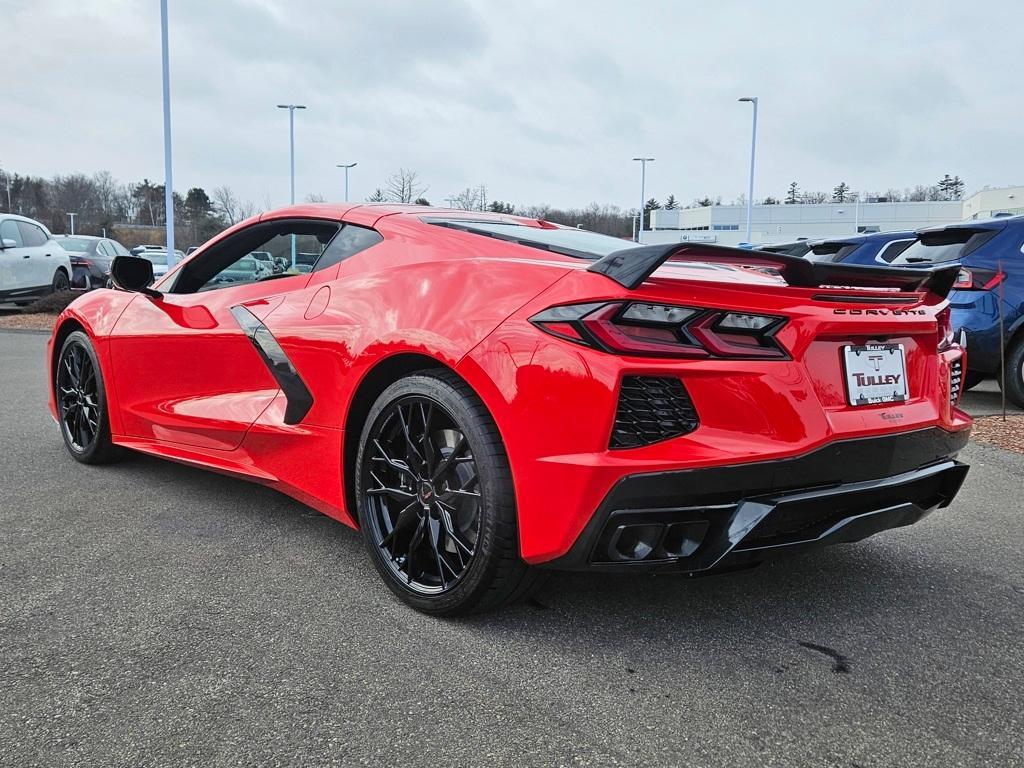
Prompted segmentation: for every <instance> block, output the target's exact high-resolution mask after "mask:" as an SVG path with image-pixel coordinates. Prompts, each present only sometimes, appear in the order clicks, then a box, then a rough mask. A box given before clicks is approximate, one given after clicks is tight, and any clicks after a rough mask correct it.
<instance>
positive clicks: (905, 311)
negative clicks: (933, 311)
mask: <svg viewBox="0 0 1024 768" xmlns="http://www.w3.org/2000/svg"><path fill="white" fill-rule="evenodd" d="M832 312H833V313H835V314H837V315H891V316H893V317H899V316H901V315H927V314H928V311H927V310H925V309H885V308H884V307H883V308H879V309H833V310H832Z"/></svg>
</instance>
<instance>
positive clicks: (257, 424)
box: [48, 205, 971, 615]
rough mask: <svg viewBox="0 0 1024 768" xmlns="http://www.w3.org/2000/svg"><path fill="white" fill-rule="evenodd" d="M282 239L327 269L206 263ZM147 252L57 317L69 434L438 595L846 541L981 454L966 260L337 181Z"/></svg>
mask: <svg viewBox="0 0 1024 768" xmlns="http://www.w3.org/2000/svg"><path fill="white" fill-rule="evenodd" d="M353 210H354V211H355V213H354V214H353V213H352V211H353ZM370 214H372V215H370ZM346 216H352V218H353V219H355V220H354V221H347V220H346ZM357 217H358V218H357ZM369 221H372V222H374V224H373V226H372V227H370V226H366V222H369ZM283 237H287V238H291V237H295V238H296V239H297V240H301V242H299V243H298V244H297V249H298V250H299V252H301V253H319V256H317V257H316V258H315V259H314V261H313V262H312V265H311V266H312V270H313V279H310V277H308V276H306V275H297V274H287V275H280V276H277V278H276V279H272V280H266V281H261V282H243V283H235V282H219V281H218V278H219V277H221V276H223V274H224V273H225V271H227V272H234V271H236V270H237V269H238V267H237V265H238V263H239V261H246V260H248V261H249V262H253V263H255V262H256V259H253V258H252V257H251V256H249V255H248V254H250V253H251V252H252V251H253V250H254V249H256V250H272V249H271V248H263V247H261V245H263V244H264V243H269V242H278V243H279V242H280V239H277V240H275V238H283ZM321 245H325V246H326V248H321V247H320V246H321ZM272 252H273V251H272ZM747 266H756V267H757V268H756V269H748V268H746V267H747ZM150 267H151V265H150V263H149V262H148V261H145V260H142V259H136V258H131V257H124V256H122V257H119V258H118V259H116V260H115V261H114V265H113V280H114V282H115V284H116V285H117V286H118V288H119V290H115V291H94V292H92V293H88V294H85V295H83V296H80V297H79V298H78V299H77V300H76V301H75V302H74V303H72V304H71V305H70V306H69V307H68V308H67V310H66V311H65V312H64V313H63V314H62V315H61V316H60V318H58V321H57V323H56V325H55V328H54V331H53V334H52V337H51V339H50V342H49V345H48V353H49V362H50V370H51V371H52V375H51V376H50V377H49V388H50V391H49V406H50V411H51V413H52V414H53V416H54V418H55V419H56V423H57V424H58V426H59V430H60V434H61V435H62V439H63V441H64V443H65V445H66V448H67V450H68V452H69V454H70V456H71V457H72V458H74V459H75V460H77V461H80V462H83V463H89V464H93V463H102V462H106V461H111V460H114V459H116V458H117V457H118V455H119V453H120V452H121V451H122V450H123V449H126V448H127V449H133V450H137V451H142V452H145V453H149V454H154V455H157V456H163V457H167V458H173V459H175V460H177V461H184V462H186V463H188V464H191V465H193V466H199V467H205V468H207V469H213V470H216V471H219V472H223V473H226V474H229V475H233V476H236V477H244V478H248V479H250V480H252V481H255V482H259V483H262V484H264V485H268V486H271V487H275V488H277V489H279V490H281V491H284V492H285V493H288V494H291V495H293V496H294V497H296V498H298V499H300V500H301V501H303V502H304V503H307V504H311V505H313V506H315V507H316V508H317V509H319V510H321V511H322V512H324V513H325V514H327V515H330V516H332V517H334V518H335V519H337V520H339V521H341V522H344V523H346V524H348V525H350V526H353V527H356V526H358V528H359V529H360V531H361V535H362V536H363V537H364V539H365V543H366V548H367V553H368V556H369V557H370V559H371V560H372V561H373V563H374V565H375V567H376V568H377V570H378V572H379V573H380V575H381V578H382V579H383V581H384V582H385V583H386V584H387V586H388V587H389V588H390V589H391V590H392V591H393V592H394V593H395V594H396V595H397V596H398V597H399V598H400V599H402V600H404V601H406V602H407V603H408V604H409V605H411V606H413V607H415V608H416V609H418V610H421V611H425V612H427V613H431V614H435V615H452V614H460V613H467V612H472V611H481V610H486V609H492V608H496V607H498V606H500V605H503V604H505V603H507V602H509V601H511V600H513V599H516V598H519V597H521V596H523V595H525V594H527V593H529V591H530V590H531V588H533V587H535V586H536V585H537V584H539V583H540V582H541V581H542V580H543V578H544V576H545V574H546V571H547V570H551V569H561V570H579V571H593V570H606V571H615V572H618V573H628V572H636V571H659V570H660V571H666V572H673V573H689V574H693V575H696V574H703V573H710V572H715V571H725V570H730V569H735V568H739V567H746V566H751V565H754V564H756V563H758V562H761V561H762V560H765V559H767V558H770V557H773V556H775V555H777V554H783V553H786V552H798V551H803V550H808V549H814V548H817V547H823V546H826V545H831V544H837V543H840V542H850V541H859V540H861V539H863V538H866V537H867V536H871V535H873V534H875V533H878V532H880V531H882V530H885V529H889V528H894V527H898V526H904V525H909V524H912V523H915V522H917V521H918V520H920V519H922V518H924V517H925V516H926V515H927V514H928V513H929V512H930V511H932V510H934V509H938V508H940V507H945V506H947V505H948V504H949V503H950V502H951V501H952V500H953V498H954V496H955V495H956V493H957V490H958V489H959V487H960V484H961V482H962V481H963V479H964V476H965V475H966V473H967V467H966V466H965V465H964V464H962V463H960V462H958V461H957V460H956V456H957V454H958V452H959V451H960V450H961V449H962V448H963V447H964V446H965V445H966V444H967V440H968V434H969V431H970V425H971V420H970V417H969V416H968V415H967V414H965V413H964V412H963V411H961V410H960V409H959V408H958V407H957V399H958V395H959V385H958V383H957V377H958V375H959V373H958V367H959V366H960V365H961V361H962V355H963V351H962V348H961V346H960V344H959V343H958V341H957V339H956V338H954V336H953V333H952V330H951V328H950V327H949V313H948V311H947V303H946V300H945V293H946V291H948V289H949V286H950V285H951V284H952V281H953V279H954V278H955V276H956V273H957V270H958V268H957V267H955V266H954V267H952V268H951V269H941V268H939V269H935V270H922V269H894V268H891V267H886V268H877V269H875V268H869V267H859V266H858V267H850V266H846V265H844V264H819V263H814V262H809V261H807V260H806V259H802V258H796V257H792V256H784V255H779V254H771V253H763V252H762V253H754V252H751V251H744V250H740V249H735V248H722V247H717V246H711V245H706V244H694V243H673V244H667V245H649V246H637V245H636V244H631V243H626V242H624V241H623V240H621V239H619V238H615V237H608V236H605V235H598V234H595V233H592V232H585V231H582V230H578V229H574V228H566V227H561V226H557V225H553V224H551V223H548V222H544V221H538V220H536V219H527V218H522V217H513V216H509V215H504V214H488V213H482V212H460V211H452V210H449V209H431V208H419V209H418V210H416V211H415V212H412V211H410V210H409V208H408V207H407V206H387V205H382V206H374V207H373V208H368V206H359V207H357V208H355V209H353V208H351V206H341V207H332V206H327V205H322V206H310V207H308V208H303V209H300V210H296V209H295V208H285V209H283V210H279V211H271V212H268V213H266V214H263V216H262V217H260V218H259V219H255V220H250V221H249V222H247V223H246V224H243V225H241V226H239V227H236V228H235V229H233V230H230V231H228V232H227V233H224V234H222V235H220V236H219V237H218V238H216V239H214V240H213V241H211V242H210V243H208V244H206V245H205V246H204V247H203V249H202V250H201V251H199V252H198V253H196V254H193V256H192V258H191V259H190V260H189V261H187V262H186V263H184V264H182V265H179V266H176V267H175V268H174V270H173V271H172V272H170V273H168V274H167V275H166V276H165V277H164V278H163V279H161V280H159V281H157V282H156V283H155V284H153V285H152V286H150V283H151V280H152V273H151V269H150ZM247 269H248V267H247ZM251 269H253V270H254V269H255V266H253V267H252V268H251ZM139 293H145V294H146V295H147V300H138V297H137V295H138V294H139ZM150 299H151V300H150ZM865 308H866V309H865ZM111 380H113V381H114V382H116V385H117V387H116V397H111V398H110V400H106V399H105V394H104V393H105V390H104V386H103V382H104V381H111ZM132 471H133V470H132V469H131V468H128V469H127V470H124V472H125V473H127V474H130V473H131V472H132ZM65 474H66V475H68V476H67V478H66V480H67V482H68V483H71V484H75V485H76V486H79V487H92V486H94V485H95V482H93V481H92V479H91V478H90V479H88V481H87V479H86V478H85V477H84V476H83V477H81V478H79V477H76V475H75V473H73V472H72V473H70V474H69V473H68V472H66V471H65ZM121 480H122V481H125V478H124V477H122V478H121ZM165 492H166V493H170V494H173V493H175V489H174V487H173V485H171V486H168V487H167V489H166V491H165ZM171 503H173V502H171ZM951 535H953V534H952V533H951ZM861 551H863V550H861ZM886 556H887V557H897V556H899V548H893V549H892V550H891V551H889V552H887V555H886ZM869 560H871V558H869ZM865 567H871V562H868V563H867V565H866V566H865Z"/></svg>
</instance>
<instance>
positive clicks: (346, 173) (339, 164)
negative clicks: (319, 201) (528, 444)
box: [338, 163, 359, 203]
mask: <svg viewBox="0 0 1024 768" xmlns="http://www.w3.org/2000/svg"><path fill="white" fill-rule="evenodd" d="M357 165H359V163H348V164H347V165H346V164H344V163H338V167H339V168H344V169H345V202H346V203H347V202H348V169H349V168H355V167H356V166H357Z"/></svg>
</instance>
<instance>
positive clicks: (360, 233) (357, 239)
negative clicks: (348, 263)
mask: <svg viewBox="0 0 1024 768" xmlns="http://www.w3.org/2000/svg"><path fill="white" fill-rule="evenodd" d="M383 239H384V238H383V237H381V236H380V235H379V234H378V233H377V232H375V231H373V230H372V229H367V228H366V227H358V226H356V225H354V224H346V225H345V226H344V227H342V229H341V231H340V232H339V233H338V234H337V235H335V236H334V239H333V240H331V244H330V245H328V246H327V249H326V250H325V251H324V252H323V254H322V255H321V256H320V260H319V261H317V263H316V265H315V266H314V267H313V271H314V272H319V271H320V270H321V269H327V268H328V267H333V266H334V265H335V264H337V263H338V262H340V261H344V260H345V259H347V258H349V257H350V256H355V255H356V254H357V253H359V252H360V251H365V250H366V249H367V248H369V247H371V246H374V245H376V244H377V243H379V242H380V241H381V240H383Z"/></svg>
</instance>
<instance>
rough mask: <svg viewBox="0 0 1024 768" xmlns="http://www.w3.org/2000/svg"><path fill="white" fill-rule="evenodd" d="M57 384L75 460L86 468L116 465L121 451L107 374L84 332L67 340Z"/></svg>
mask: <svg viewBox="0 0 1024 768" xmlns="http://www.w3.org/2000/svg"><path fill="white" fill-rule="evenodd" d="M53 383H54V393H55V396H56V401H57V420H58V422H59V423H60V433H61V436H62V437H63V438H64V445H65V446H66V447H67V449H68V453H70V454H71V457H72V458H73V459H75V461H80V462H82V463H83V464H106V463H109V462H111V461H115V460H116V459H117V458H118V457H119V456H120V449H118V447H117V446H115V445H114V444H113V442H112V440H111V438H110V420H109V418H108V412H107V391H106V388H105V387H104V386H103V372H102V371H101V370H100V366H99V361H98V360H97V359H96V352H95V351H94V350H93V347H92V342H91V341H89V337H88V336H87V335H86V334H84V333H83V332H81V331H75V332H74V333H72V334H70V335H69V336H68V337H67V339H65V341H64V345H63V346H62V347H61V348H60V355H59V356H58V358H57V367H56V372H55V376H54V382H53Z"/></svg>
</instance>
